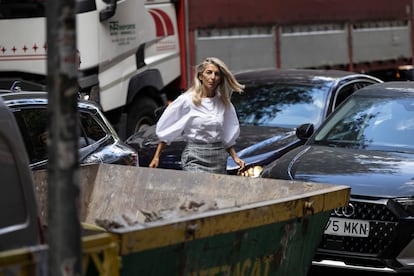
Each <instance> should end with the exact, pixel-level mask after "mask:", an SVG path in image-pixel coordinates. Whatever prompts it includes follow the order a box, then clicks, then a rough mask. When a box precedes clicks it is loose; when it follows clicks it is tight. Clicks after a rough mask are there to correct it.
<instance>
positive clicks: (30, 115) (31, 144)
mask: <svg viewBox="0 0 414 276" xmlns="http://www.w3.org/2000/svg"><path fill="white" fill-rule="evenodd" d="M13 114H14V116H15V118H16V121H17V123H18V125H19V128H20V131H21V133H22V136H23V140H24V143H25V146H26V150H27V152H28V155H29V160H30V164H33V163H37V162H40V161H44V160H46V159H47V158H48V156H47V136H48V134H47V124H48V122H47V109H46V108H25V109H20V110H15V111H14V112H13ZM79 116H80V119H81V130H80V138H79V147H80V148H82V147H85V146H88V145H90V144H93V143H95V142H96V141H99V140H100V139H102V138H104V137H105V136H106V131H105V129H104V128H103V127H102V125H101V124H100V123H99V122H98V119H97V118H96V117H95V116H94V115H93V114H91V113H89V112H80V114H79Z"/></svg>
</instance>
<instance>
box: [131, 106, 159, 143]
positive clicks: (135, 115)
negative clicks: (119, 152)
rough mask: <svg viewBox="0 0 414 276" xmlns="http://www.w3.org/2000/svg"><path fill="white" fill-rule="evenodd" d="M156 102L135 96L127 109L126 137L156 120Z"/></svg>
mask: <svg viewBox="0 0 414 276" xmlns="http://www.w3.org/2000/svg"><path fill="white" fill-rule="evenodd" d="M157 108H158V105H157V103H156V102H155V101H154V100H152V99H150V98H137V99H136V100H135V101H134V102H133V103H132V105H131V106H130V107H129V109H128V119H127V133H126V134H127V137H129V136H131V135H132V134H134V133H135V132H137V131H139V130H142V129H143V128H145V127H147V126H150V125H153V124H155V122H156V119H155V110H156V109H157Z"/></svg>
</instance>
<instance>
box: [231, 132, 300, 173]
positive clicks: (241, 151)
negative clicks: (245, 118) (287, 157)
mask: <svg viewBox="0 0 414 276" xmlns="http://www.w3.org/2000/svg"><path fill="white" fill-rule="evenodd" d="M297 143H299V140H298V139H297V138H296V135H295V130H294V129H291V128H281V127H265V126H250V125H249V126H241V127H240V137H239V139H237V141H236V145H234V148H235V150H236V151H237V153H238V155H239V157H240V158H241V159H243V160H244V161H245V162H246V164H247V165H250V164H253V163H254V164H258V165H263V164H266V163H268V162H270V160H274V159H277V157H279V156H280V155H281V152H285V149H287V148H290V147H292V146H293V145H294V144H297ZM235 168H238V166H237V165H235V164H234V162H233V159H231V158H229V161H228V162H227V169H228V170H231V169H235Z"/></svg>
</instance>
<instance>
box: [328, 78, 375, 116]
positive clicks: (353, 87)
mask: <svg viewBox="0 0 414 276" xmlns="http://www.w3.org/2000/svg"><path fill="white" fill-rule="evenodd" d="M371 84H373V83H372V82H367V81H357V82H352V83H349V84H346V85H344V86H342V87H341V88H339V90H338V92H337V94H336V97H335V102H334V105H333V106H334V109H336V107H337V106H339V105H340V104H341V103H342V102H343V101H344V100H345V99H347V98H348V97H349V96H351V95H352V94H353V93H354V92H355V91H357V90H359V89H361V88H363V87H365V86H368V85H371Z"/></svg>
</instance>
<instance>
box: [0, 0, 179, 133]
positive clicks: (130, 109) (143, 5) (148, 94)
mask: <svg viewBox="0 0 414 276" xmlns="http://www.w3.org/2000/svg"><path fill="white" fill-rule="evenodd" d="M173 2H174V1H162V0H151V1H150V0H77V1H76V24H77V46H78V50H79V51H80V55H81V64H80V72H79V85H80V87H81V91H82V94H83V95H84V96H85V97H88V98H90V99H92V100H95V101H96V102H98V103H99V104H100V106H101V108H102V110H103V111H104V112H105V113H106V115H107V117H108V118H109V119H110V121H111V123H113V125H114V126H115V127H116V129H117V130H118V132H119V134H120V136H121V137H122V136H125V135H127V136H128V135H130V134H132V133H133V132H135V131H136V130H138V129H139V128H141V127H143V126H145V125H150V124H153V123H154V122H155V117H154V110H155V109H156V108H158V107H159V106H162V105H163V104H165V102H166V97H165V93H164V92H165V89H166V87H167V86H168V85H169V84H171V83H172V82H173V81H174V80H176V79H177V78H178V77H179V76H180V75H181V71H180V47H179V38H178V29H177V18H176V10H175V4H174V3H173ZM46 24H47V20H46V0H44V1H39V0H19V1H15V0H5V1H1V2H0V33H1V34H2V35H1V37H0V79H12V80H15V79H26V80H30V81H36V82H40V83H43V84H45V77H46V75H47V62H46V61H47V36H46ZM2 88H9V87H2ZM123 119H124V120H123ZM122 123H123V124H122Z"/></svg>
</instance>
